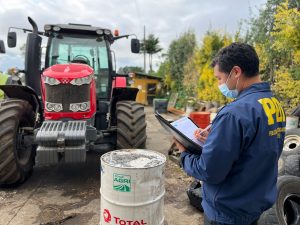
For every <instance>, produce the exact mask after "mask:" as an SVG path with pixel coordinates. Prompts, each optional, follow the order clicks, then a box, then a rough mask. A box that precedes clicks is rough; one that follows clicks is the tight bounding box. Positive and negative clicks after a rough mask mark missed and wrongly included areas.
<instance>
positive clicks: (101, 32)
mask: <svg viewBox="0 0 300 225" xmlns="http://www.w3.org/2000/svg"><path fill="white" fill-rule="evenodd" d="M96 33H97V34H99V35H102V34H103V33H104V32H103V30H100V29H99V30H96Z"/></svg>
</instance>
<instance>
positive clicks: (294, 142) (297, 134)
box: [282, 129, 300, 156]
mask: <svg viewBox="0 0 300 225" xmlns="http://www.w3.org/2000/svg"><path fill="white" fill-rule="evenodd" d="M299 154H300V129H289V130H287V131H286V133H285V139H284V145H283V150H282V155H283V156H289V155H299Z"/></svg>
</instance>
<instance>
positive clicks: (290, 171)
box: [284, 155, 300, 177]
mask: <svg viewBox="0 0 300 225" xmlns="http://www.w3.org/2000/svg"><path fill="white" fill-rule="evenodd" d="M284 167H285V175H292V176H297V177H300V155H290V156H288V157H287V158H286V160H285V166H284Z"/></svg>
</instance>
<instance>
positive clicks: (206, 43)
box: [184, 31, 232, 103]
mask: <svg viewBox="0 0 300 225" xmlns="http://www.w3.org/2000/svg"><path fill="white" fill-rule="evenodd" d="M231 42H232V38H231V37H229V36H228V35H226V34H224V35H222V34H219V33H217V32H212V31H208V32H207V33H206V34H205V36H204V38H203V41H202V44H201V46H200V48H198V49H197V50H196V51H195V53H194V55H193V57H192V59H191V60H190V62H188V63H187V64H186V67H185V77H184V85H185V88H186V89H187V90H191V94H192V96H197V98H199V99H201V100H205V101H216V102H220V103H226V102H228V99H226V98H225V97H224V96H223V95H222V94H221V92H220V91H219V88H218V82H217V80H216V78H215V76H214V73H213V68H212V67H211V62H212V60H213V58H214V57H215V56H216V54H217V53H218V51H219V50H220V49H221V48H222V47H224V46H227V45H229V44H230V43H231ZM191 62H192V64H191ZM189 64H191V67H190V68H188V67H189V66H188V65H189ZM191 68H192V69H191ZM189 70H190V72H189Z"/></svg>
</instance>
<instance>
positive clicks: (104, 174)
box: [100, 149, 166, 225]
mask: <svg viewBox="0 0 300 225" xmlns="http://www.w3.org/2000/svg"><path fill="white" fill-rule="evenodd" d="M165 162H166V157H165V156H164V155H163V154H160V153H157V152H154V151H149V150H142V149H124V150H117V151H112V152H108V153H106V154H104V155H103V156H102V157H101V188H100V193H101V214H100V224H101V225H108V224H112V225H162V224H163V223H164V194H165V185H164V177H165V173H164V167H165Z"/></svg>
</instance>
